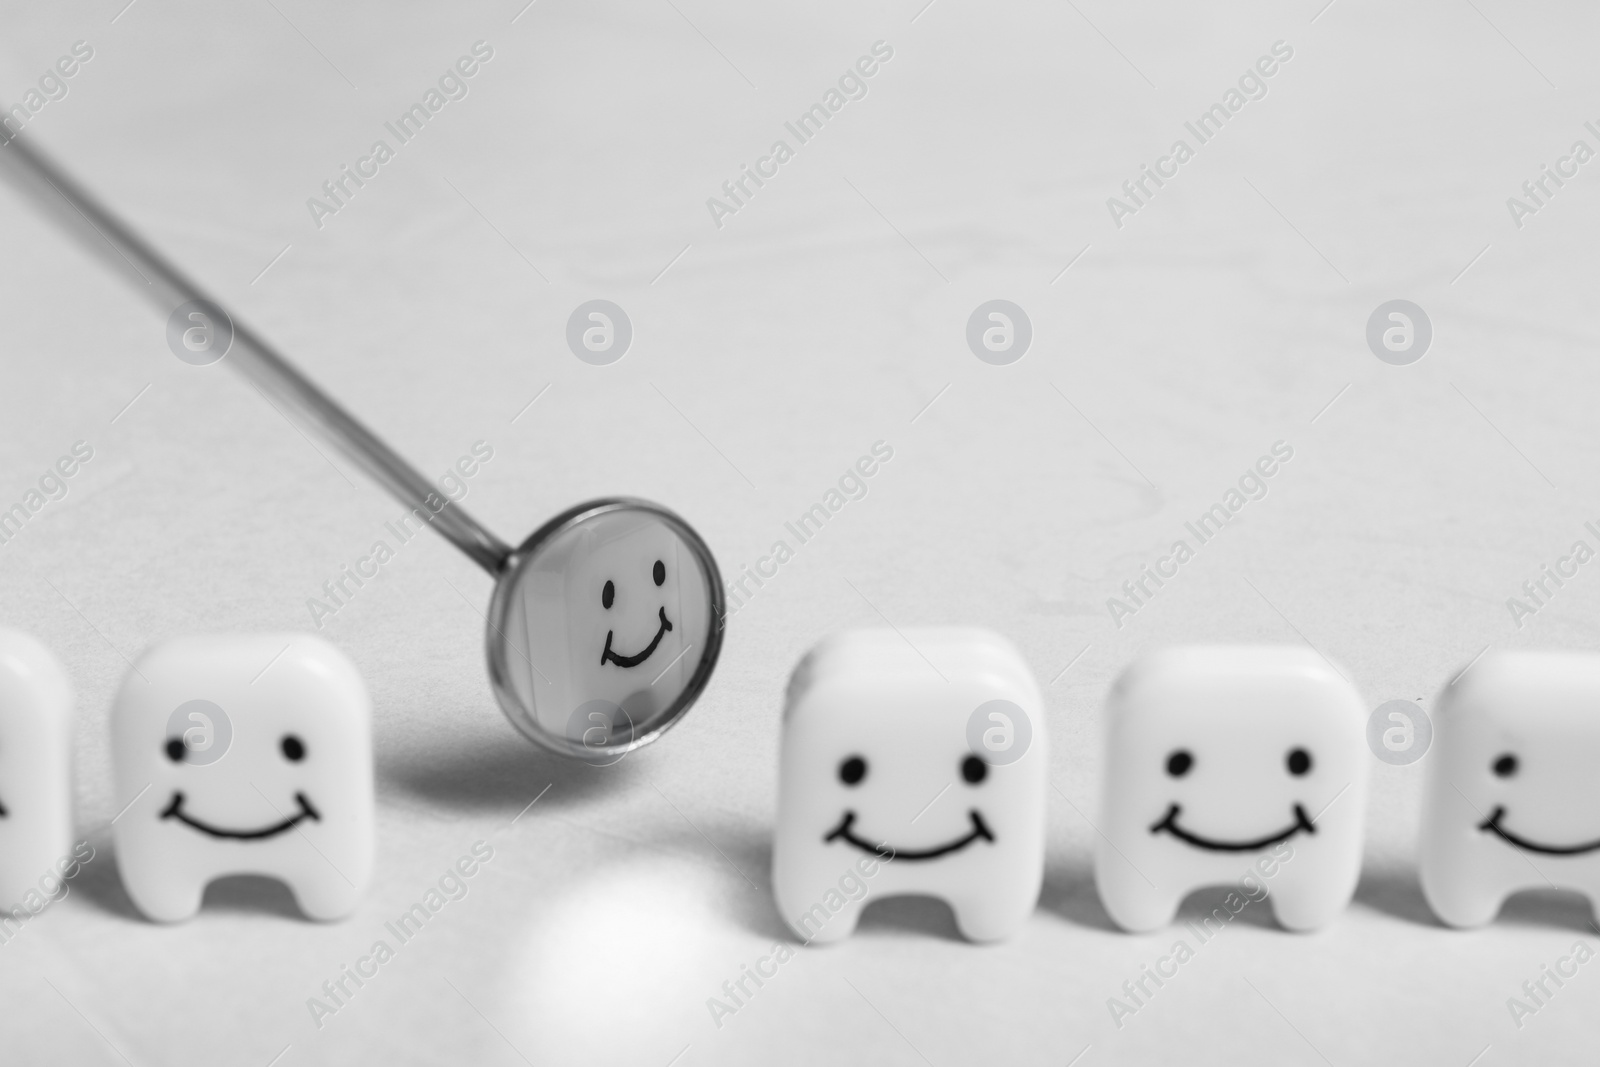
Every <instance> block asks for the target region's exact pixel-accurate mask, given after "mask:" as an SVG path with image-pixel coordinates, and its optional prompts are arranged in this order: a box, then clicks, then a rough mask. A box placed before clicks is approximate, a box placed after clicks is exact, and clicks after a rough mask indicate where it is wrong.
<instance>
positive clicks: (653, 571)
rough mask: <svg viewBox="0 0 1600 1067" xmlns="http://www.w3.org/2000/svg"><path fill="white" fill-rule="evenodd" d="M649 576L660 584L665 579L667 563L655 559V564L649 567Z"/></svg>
mask: <svg viewBox="0 0 1600 1067" xmlns="http://www.w3.org/2000/svg"><path fill="white" fill-rule="evenodd" d="M650 577H652V578H654V579H655V580H656V584H657V585H660V584H661V583H662V582H664V581H666V580H667V565H666V564H665V563H662V562H661V561H660V560H659V559H658V560H656V565H655V566H654V567H651V568H650Z"/></svg>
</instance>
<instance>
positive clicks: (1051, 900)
mask: <svg viewBox="0 0 1600 1067" xmlns="http://www.w3.org/2000/svg"><path fill="white" fill-rule="evenodd" d="M1039 909H1040V910H1041V911H1048V912H1050V913H1052V914H1055V915H1059V916H1061V918H1063V919H1065V920H1067V921H1068V922H1069V923H1072V924H1073V925H1074V926H1087V927H1089V928H1090V929H1094V930H1105V931H1108V932H1110V933H1116V932H1117V930H1118V927H1117V924H1116V923H1114V922H1112V921H1111V916H1110V915H1108V914H1106V909H1105V907H1104V905H1102V904H1101V903H1100V894H1099V892H1098V891H1096V889H1095V887H1094V871H1093V869H1092V868H1091V867H1090V866H1089V864H1088V863H1086V862H1083V861H1082V860H1078V861H1074V862H1070V863H1061V862H1056V863H1052V862H1050V860H1049V858H1048V857H1047V858H1046V860H1045V867H1044V888H1043V889H1042V890H1041V891H1040V893H1039Z"/></svg>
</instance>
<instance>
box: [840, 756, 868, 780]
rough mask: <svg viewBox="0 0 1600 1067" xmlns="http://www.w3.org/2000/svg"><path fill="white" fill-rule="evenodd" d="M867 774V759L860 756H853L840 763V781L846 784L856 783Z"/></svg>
mask: <svg viewBox="0 0 1600 1067" xmlns="http://www.w3.org/2000/svg"><path fill="white" fill-rule="evenodd" d="M866 776H867V761H866V760H864V759H862V758H861V757H860V756H851V757H850V758H849V759H847V760H845V761H844V762H843V763H841V764H839V781H841V782H843V783H844V784H845V785H856V784H857V783H859V782H860V781H861V779H863V778H865V777H866Z"/></svg>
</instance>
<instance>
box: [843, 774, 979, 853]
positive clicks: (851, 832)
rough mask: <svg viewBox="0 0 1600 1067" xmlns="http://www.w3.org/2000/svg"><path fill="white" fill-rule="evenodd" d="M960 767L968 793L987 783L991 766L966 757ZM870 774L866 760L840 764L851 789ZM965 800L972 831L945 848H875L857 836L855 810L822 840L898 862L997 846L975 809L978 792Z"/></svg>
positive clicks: (884, 845)
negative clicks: (978, 846) (977, 845)
mask: <svg viewBox="0 0 1600 1067" xmlns="http://www.w3.org/2000/svg"><path fill="white" fill-rule="evenodd" d="M959 763H960V780H961V781H962V782H963V783H965V785H966V786H967V788H968V789H969V790H974V791H975V790H977V789H978V788H979V787H981V786H982V785H983V782H984V780H985V779H987V778H988V777H989V765H988V764H987V763H985V762H984V761H983V760H981V759H979V758H978V757H977V756H973V755H967V756H965V757H963V758H961V759H960V760H959ZM868 770H869V768H868V766H867V760H866V758H865V757H864V756H860V755H852V756H849V757H847V758H846V759H844V760H843V761H842V762H841V763H840V764H839V781H840V782H842V783H844V785H845V786H846V787H849V788H853V787H856V786H859V785H861V783H862V782H863V781H865V780H866V777H867V772H868ZM962 799H963V800H966V801H968V803H970V804H972V805H973V806H972V807H969V808H968V809H967V819H968V820H969V822H970V823H971V827H972V828H971V830H969V831H968V832H967V833H966V834H964V835H962V836H960V837H957V838H954V839H952V840H950V841H946V842H944V843H942V844H936V845H932V846H928V847H924V848H900V847H897V846H895V845H892V844H890V843H888V842H887V841H880V842H878V843H876V844H874V843H873V842H871V841H870V840H867V839H866V838H863V837H862V836H861V835H859V834H857V833H856V832H855V821H856V810H855V809H854V808H853V807H847V808H845V810H844V813H843V815H842V816H841V817H840V819H839V824H838V825H837V826H835V827H834V828H833V829H832V830H830V831H828V832H827V833H826V834H824V835H823V838H822V840H823V841H844V842H846V843H848V844H851V845H854V846H855V847H856V848H858V849H860V850H861V851H863V852H865V853H867V854H869V855H874V856H885V857H888V858H890V859H895V860H933V859H938V858H939V857H940V856H948V855H950V854H951V853H953V852H960V851H961V850H962V849H964V848H966V847H967V846H968V845H970V844H972V843H973V842H974V841H979V840H982V841H987V842H989V843H990V844H991V845H992V844H994V841H995V837H994V831H993V830H991V829H989V824H988V823H986V822H984V820H983V813H982V812H980V811H979V810H978V808H977V806H976V802H977V799H978V798H977V794H976V792H973V793H972V794H969V796H966V797H963V798H962Z"/></svg>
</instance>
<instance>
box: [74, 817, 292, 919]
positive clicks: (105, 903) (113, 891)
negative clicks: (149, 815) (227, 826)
mask: <svg viewBox="0 0 1600 1067" xmlns="http://www.w3.org/2000/svg"><path fill="white" fill-rule="evenodd" d="M94 848H95V854H94V859H92V860H90V861H89V862H88V863H86V864H84V865H83V867H82V868H81V869H80V870H79V872H78V875H77V877H75V878H73V879H72V881H71V882H69V883H68V884H69V885H70V886H71V887H72V889H73V891H75V892H77V893H79V894H81V895H82V897H83V899H84V900H86V901H88V902H89V903H90V904H91V905H93V906H94V907H96V908H99V909H100V910H101V911H104V912H109V913H110V914H112V915H116V916H118V917H119V918H123V919H131V920H133V921H135V922H146V921H147V920H146V919H145V916H144V914H143V913H142V912H140V911H139V909H138V908H136V907H134V904H133V900H132V899H131V898H130V897H129V896H128V892H127V890H125V889H124V888H123V887H122V876H121V875H120V874H119V873H118V871H117V862H116V854H115V851H114V850H113V849H112V846H111V839H110V838H109V837H107V838H106V839H105V840H103V841H97V842H95V843H94ZM200 911H201V913H202V914H204V913H206V912H225V913H228V912H231V913H238V914H244V913H248V914H255V915H271V916H276V917H278V918H282V919H295V920H299V921H302V922H309V921H311V920H309V919H307V918H306V917H305V915H304V914H303V913H302V912H301V911H300V906H299V905H298V904H296V903H295V901H294V895H293V894H292V893H290V892H289V887H288V886H286V885H284V884H283V883H282V882H280V881H278V880H277V879H275V878H267V877H263V876H260V875H254V874H236V875H227V876H225V877H222V878H218V879H216V880H215V881H213V882H212V883H211V884H210V885H208V886H206V891H205V897H204V899H203V900H202V901H201V904H200Z"/></svg>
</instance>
